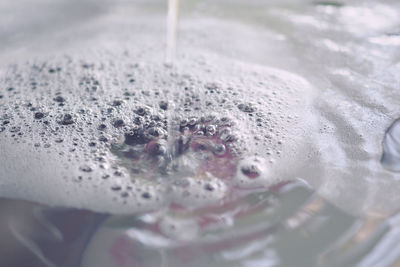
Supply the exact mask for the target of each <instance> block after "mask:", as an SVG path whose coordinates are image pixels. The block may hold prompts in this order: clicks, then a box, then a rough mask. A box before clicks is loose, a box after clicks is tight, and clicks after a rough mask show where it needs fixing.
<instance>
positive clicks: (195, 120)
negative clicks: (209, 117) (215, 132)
mask: <svg viewBox="0 0 400 267" xmlns="http://www.w3.org/2000/svg"><path fill="white" fill-rule="evenodd" d="M197 122H198V119H197V118H196V117H191V118H189V120H188V125H189V126H195V125H196V124H197Z"/></svg>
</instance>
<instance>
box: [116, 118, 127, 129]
mask: <svg viewBox="0 0 400 267" xmlns="http://www.w3.org/2000/svg"><path fill="white" fill-rule="evenodd" d="M113 126H114V127H115V128H120V127H123V126H125V122H124V120H122V119H116V120H114V121H113Z"/></svg>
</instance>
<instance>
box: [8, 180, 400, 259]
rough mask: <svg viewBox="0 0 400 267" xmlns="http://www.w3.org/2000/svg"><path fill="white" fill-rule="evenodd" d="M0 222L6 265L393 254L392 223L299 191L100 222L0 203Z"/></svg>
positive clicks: (98, 217) (294, 187)
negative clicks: (353, 213)
mask: <svg viewBox="0 0 400 267" xmlns="http://www.w3.org/2000/svg"><path fill="white" fill-rule="evenodd" d="M1 213H2V217H1V224H2V226H1V227H2V231H1V236H2V239H3V238H7V240H8V242H7V243H3V244H2V246H1V252H2V253H8V254H7V257H5V258H3V263H6V266H31V267H41V266H44V267H51V266H65V267H67V266H81V267H89V266H98V267H103V266H104V267H106V266H107V267H111V266H115V267H124V266H135V267H137V266H140V267H141V266H151V267H156V266H163V267H167V266H170V267H171V266H173V267H178V266H216V267H217V266H218V267H220V266H378V265H379V266H392V265H393V264H395V263H396V260H397V258H398V253H399V252H400V247H399V245H398V242H397V241H398V238H399V235H400V234H399V230H398V229H399V218H398V217H399V216H398V215H397V216H394V217H392V218H390V219H389V220H387V221H381V220H378V219H374V218H357V217H354V216H351V215H349V214H346V213H344V212H342V211H341V210H339V209H337V208H336V207H334V206H333V205H331V204H329V203H328V202H327V201H326V200H324V199H323V198H321V197H320V196H318V195H317V194H315V193H314V192H313V191H312V190H311V189H310V188H308V187H307V186H306V185H305V184H304V183H303V182H296V183H282V184H279V185H276V186H273V187H271V188H270V189H269V190H268V191H260V192H254V193H252V194H249V195H247V196H245V197H244V198H237V199H232V200H231V201H227V202H226V203H224V204H222V205H218V206H213V207H209V208H199V209H195V210H187V209H182V208H178V207H176V208H172V209H171V210H170V211H167V210H164V211H158V212H154V213H148V214H141V215H132V216H105V215H103V214H96V213H93V212H89V211H84V210H68V209H57V208H46V207H43V206H39V205H36V204H32V203H28V202H24V201H14V200H5V199H2V201H1ZM104 219H106V220H104ZM3 240H4V239H3ZM378 263H379V264H378Z"/></svg>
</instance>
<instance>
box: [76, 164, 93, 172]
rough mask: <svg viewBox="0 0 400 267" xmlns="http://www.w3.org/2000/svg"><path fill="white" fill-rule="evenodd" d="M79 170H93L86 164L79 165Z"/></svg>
mask: <svg viewBox="0 0 400 267" xmlns="http://www.w3.org/2000/svg"><path fill="white" fill-rule="evenodd" d="M79 170H81V171H83V172H91V171H93V170H92V168H90V166H88V165H82V166H81V167H79Z"/></svg>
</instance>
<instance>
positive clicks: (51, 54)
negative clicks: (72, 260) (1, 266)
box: [0, 1, 400, 266]
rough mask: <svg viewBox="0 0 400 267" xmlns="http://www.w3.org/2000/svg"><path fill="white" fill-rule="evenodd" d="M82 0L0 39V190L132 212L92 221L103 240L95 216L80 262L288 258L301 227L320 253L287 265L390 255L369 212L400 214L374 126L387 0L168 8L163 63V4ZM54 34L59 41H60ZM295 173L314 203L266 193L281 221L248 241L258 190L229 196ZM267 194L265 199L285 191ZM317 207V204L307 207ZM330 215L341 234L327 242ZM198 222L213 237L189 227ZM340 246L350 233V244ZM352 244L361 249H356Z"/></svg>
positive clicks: (388, 152)
mask: <svg viewBox="0 0 400 267" xmlns="http://www.w3.org/2000/svg"><path fill="white" fill-rule="evenodd" d="M86 4H87V5H88V6H89V7H88V9H87V10H85V9H84V8H83V9H82V11H81V13H74V14H75V15H74V16H76V17H75V18H74V19H75V20H76V21H82V22H83V27H81V28H80V29H79V30H78V29H75V28H74V26H73V25H72V26H69V25H68V23H65V21H63V20H62V19H60V20H59V21H57V23H55V25H58V26H57V30H58V33H57V35H56V36H55V37H54V40H52V41H49V40H47V39H46V42H43V41H44V39H43V37H41V33H38V36H37V37H35V38H32V39H30V44H29V45H26V47H24V49H25V50H26V51H24V50H23V49H18V47H20V43H23V44H24V45H25V43H26V40H25V41H24V40H23V39H22V40H19V39H15V40H13V39H11V38H8V37H7V35H4V36H3V37H4V38H3V39H4V40H5V42H4V43H10V44H13V46H15V47H14V48H11V45H10V46H8V47H5V50H4V51H7V53H6V52H4V53H3V54H1V55H0V56H1V58H2V59H3V61H2V62H9V63H10V64H9V65H5V66H4V67H2V68H1V70H0V81H1V84H2V87H3V89H2V91H1V92H0V124H1V125H0V149H1V151H2V153H1V154H0V160H1V162H2V163H3V164H2V165H1V168H0V177H2V181H1V187H0V194H1V195H2V196H3V197H9V198H16V199H27V200H31V201H35V202H40V203H44V204H46V205H50V206H63V207H72V208H84V209H89V210H92V211H97V212H106V213H112V214H136V213H140V214H142V215H133V218H131V217H118V216H112V217H111V218H109V220H110V221H111V222H114V221H115V220H116V221H117V222H119V223H117V228H119V230H117V231H116V232H113V231H111V232H112V233H108V232H107V231H108V230H105V232H106V234H105V235H106V236H108V237H109V236H110V235H111V236H113V238H110V240H114V237H115V239H116V241H115V242H116V243H107V242H106V241H105V240H107V237H103V236H102V233H103V232H102V230H101V229H103V228H105V229H108V225H109V224H108V223H105V224H104V225H103V226H102V227H101V228H100V230H99V232H98V233H97V234H96V235H94V237H93V240H92V241H91V242H90V244H89V246H88V248H87V251H88V252H87V254H86V255H85V256H83V259H84V262H85V264H87V265H85V266H93V265H96V264H97V265H98V266H100V265H99V262H103V263H104V264H106V265H104V266H113V265H114V266H124V264H128V263H124V262H125V261H126V262H129V261H137V260H138V258H139V259H141V263H137V264H139V266H154V265H155V266H157V265H160V266H162V264H164V266H165V265H166V266H185V264H187V262H191V263H193V266H196V265H195V264H197V265H198V266H207V264H208V265H209V266H224V265H223V264H227V266H232V262H234V264H237V265H239V266H240V264H245V262H246V264H248V265H251V264H253V265H255V266H257V264H261V263H257V261H259V262H262V264H264V265H265V264H267V263H268V264H270V265H271V266H277V265H278V266H279V265H281V266H285V264H286V265H288V264H289V265H290V264H291V263H292V262H290V261H291V260H295V259H299V257H297V256H296V255H297V254H296V253H294V252H293V251H296V248H294V249H291V248H290V246H289V244H290V243H291V242H294V243H295V244H297V243H296V242H299V243H300V244H301V243H302V242H305V240H306V239H304V238H303V237H298V236H297V234H296V231H294V232H293V231H289V230H287V229H289V228H290V229H291V228H293V229H298V228H297V226H298V225H303V224H302V222H305V224H304V225H310V226H309V227H310V228H311V229H314V230H313V231H314V232H316V234H315V236H316V237H317V239H318V240H322V241H324V242H326V245H323V246H322V245H321V247H320V249H321V250H319V249H317V248H315V247H313V246H311V245H309V246H304V247H309V248H310V251H305V252H303V253H304V255H305V254H306V255H312V256H310V258H309V259H310V262H304V263H302V264H303V265H304V266H313V265H317V263H316V262H320V261H318V259H319V258H321V257H322V258H324V259H326V261H327V262H328V263H327V265H328V266H335V264H336V265H338V264H339V265H341V266H344V265H345V264H347V265H349V266H352V265H354V264H353V263H354V262H359V263H360V264H361V266H373V263H376V261H377V260H378V262H379V263H382V264H383V260H384V259H385V260H386V263H384V264H383V266H389V265H390V264H394V262H395V261H396V258H397V256H396V255H397V254H396V251H397V250H396V246H393V247H392V249H390V250H386V251H387V253H386V254H385V253H383V252H382V249H379V248H380V247H382V246H383V247H385V244H386V243H388V244H391V242H393V240H396V235H395V229H396V225H397V221H396V219H393V220H389V221H390V223H389V224H391V227H392V228H393V229H394V230H387V228H385V227H387V226H384V225H385V223H384V222H383V221H384V220H386V219H387V218H389V217H390V216H392V215H393V214H395V213H396V212H397V210H398V208H399V207H398V203H399V202H398V196H399V195H398V193H397V192H398V190H399V188H398V187H399V184H398V183H397V174H396V173H395V172H392V171H391V170H390V169H392V170H393V166H395V165H396V156H395V155H394V154H393V151H394V152H395V151H396V148H395V142H394V141H395V140H396V137H395V135H393V133H394V129H395V128H394V126H395V125H396V124H393V126H392V127H391V128H389V130H388V134H387V136H386V138H385V139H384V141H383V153H384V155H383V158H382V162H383V163H384V164H386V162H388V159H389V161H390V162H392V161H393V162H394V163H390V166H391V168H389V170H386V169H385V168H382V165H381V164H380V158H381V154H382V140H383V138H384V132H385V129H387V128H388V127H389V126H390V125H391V123H392V122H393V121H394V120H395V119H396V118H397V117H399V116H400V114H398V113H396V112H397V109H396V108H397V103H398V101H399V95H398V94H397V93H396V89H395V88H396V86H397V85H398V77H397V76H396V73H397V71H398V64H397V63H396V61H395V60H396V58H398V55H397V51H398V50H397V48H398V44H397V43H396V40H397V39H396V38H397V37H398V36H397V35H396V32H395V29H396V25H398V23H399V22H398V12H399V10H400V9H399V8H398V7H397V4H396V3H395V2H393V3H391V2H389V1H387V2H385V3H376V2H374V1H369V2H365V3H359V2H357V1H353V2H352V3H333V2H332V3H331V2H310V1H289V2H279V3H268V5H267V4H263V3H258V2H257V3H256V2H249V3H242V2H240V1H239V2H238V1H234V2H229V3H225V2H221V3H211V2H207V1H202V2H201V3H200V2H189V1H187V2H186V5H185V4H184V3H182V2H181V5H183V6H182V14H183V15H182V21H181V24H180V27H181V28H182V29H181V32H180V36H181V37H180V39H179V49H178V52H179V53H178V56H177V60H176V62H175V64H174V65H164V64H163V63H162V62H163V60H164V58H165V52H164V51H165V50H164V47H165V46H164V41H163V36H164V34H165V31H164V29H162V28H161V27H160V25H163V23H165V18H164V14H165V13H162V12H161V11H160V12H158V11H157V10H155V9H154V7H153V6H152V5H149V6H148V5H147V4H145V3H135V5H133V4H127V3H119V4H116V5H115V6H112V7H110V6H109V5H107V4H106V3H99V4H95V3H91V2H90V1H88V2H87V3H86ZM91 5H93V6H91ZM227 6H229V8H226V7H227ZM93 7H95V8H93ZM51 8H54V9H55V10H57V8H58V7H57V5H56V6H54V7H51ZM64 9H65V8H63V6H61V9H60V10H64ZM88 10H91V11H90V12H89V11H88ZM239 10H240V14H241V16H240V17H237V14H238V11H239ZM185 12H186V13H185ZM32 14H33V13H32ZM143 14H146V16H148V17H145V16H144V15H143ZM185 14H186V15H191V16H186V17H185ZM132 15H134V16H133V17H132ZM32 16H33V17H32V18H29V19H31V20H32V21H33V22H35V17H34V15H32ZM80 16H81V17H80ZM371 16H372V17H373V21H374V23H369V21H371V20H372V19H371ZM27 19H28V18H27ZM67 21H68V20H67ZM163 21H164V22H163ZM36 23H38V25H41V24H40V23H41V22H40V21H36ZM32 25H34V23H33V24H32ZM15 27H17V28H18V27H20V29H21V30H26V29H31V28H30V27H29V26H27V25H25V26H24V25H16V26H15ZM42 27H43V25H42ZM116 29H118V30H116ZM31 30H32V31H34V30H33V29H31ZM49 31H50V32H51V31H52V28H51V27H50V26H49ZM71 32H72V34H73V35H72V36H73V37H74V38H72V39H73V41H71V40H72V39H71V38H66V37H67V36H69V35H70V34H71ZM20 38H23V37H20ZM47 42H48V43H47ZM17 53H18V56H15V55H17ZM32 54H35V56H32ZM13 55H14V56H13ZM393 136H394V137H393ZM386 165H387V164H386ZM3 177H4V178H3ZM299 178H301V179H303V180H305V181H306V183H307V184H308V185H309V186H311V187H312V188H313V190H310V189H305V188H308V186H305V185H303V186H300V187H302V188H303V189H304V190H305V191H304V192H308V193H305V194H306V195H307V196H308V197H310V198H312V196H314V191H315V192H316V194H317V195H318V197H319V198H320V199H321V200H320V202H318V201H317V202H316V204H315V203H314V202H313V201H310V203H314V205H316V206H314V205H312V204H310V206H311V211H312V212H311V211H310V210H309V209H310V207H309V206H307V205H306V206H305V207H306V210H305V211H304V210H303V208H304V207H303V206H302V205H301V204H300V203H304V202H303V201H301V200H299V199H297V198H296V197H293V198H294V199H296V200H297V201H295V203H296V204H293V209H289V208H287V207H286V206H285V207H283V206H284V203H285V201H284V199H285V197H284V196H282V197H277V199H275V200H274V201H275V202H276V203H278V204H277V207H276V208H274V209H272V210H273V211H272V214H275V213H274V212H278V213H279V212H288V214H289V215H288V217H290V215H292V216H294V217H293V218H294V219H293V218H292V219H291V220H289V221H288V222H286V224H288V225H289V226H288V227H289V228H285V227H283V230H282V231H279V230H277V229H278V228H280V227H279V226H277V227H275V228H273V230H270V231H269V230H268V231H267V232H268V233H271V234H267V235H266V236H264V235H259V234H260V233H259V232H257V229H258V228H257V227H258V226H257V225H258V220H257V219H256V220H255V221H252V219H251V218H252V216H257V214H259V215H260V217H261V219H260V220H261V221H262V222H264V223H265V222H266V221H268V222H271V224H273V223H272V221H271V220H272V219H271V218H270V217H268V216H267V217H263V213H262V212H261V213H260V212H259V211H260V210H258V209H257V208H256V207H258V206H257V205H258V204H257V201H255V202H251V201H250V203H251V204H248V205H246V201H247V200H248V199H252V197H255V198H257V197H259V195H261V196H262V197H261V198H263V197H264V196H263V194H267V195H268V194H270V193H271V192H273V190H274V185H275V186H276V185H279V184H280V183H281V182H282V181H288V180H292V181H293V180H298V179H299ZM282 188H285V190H283V191H282V192H280V193H279V194H278V195H279V196H281V195H282V194H283V195H284V192H286V189H287V190H288V191H287V192H294V191H292V190H289V189H290V186H287V187H285V186H283V187H282ZM288 188H289V189H288ZM291 195H292V193H289V196H291ZM294 195H296V194H294ZM296 196H297V195H296ZM306 198H307V197H306ZM235 201H236V202H235ZM322 202H323V203H326V204H324V205H321V203H322ZM229 203H233V204H232V206H229ZM226 205H227V206H226ZM260 205H262V204H260ZM268 205H270V204H268ZM271 205H272V204H271ZM325 205H327V206H330V207H332V209H329V211H327V214H326V215H323V216H322V215H321V216H320V215H318V212H319V209H321V207H322V206H325ZM213 207H214V208H215V209H216V210H217V212H215V213H217V214H219V215H218V216H220V215H221V214H223V216H222V215H221V217H219V218H218V223H216V224H214V223H211V224H208V225H209V226H210V228H207V227H204V221H206V222H207V221H208V220H209V219H210V218H209V217H213V216H214V217H215V216H217V215H216V214H214V213H213ZM243 207H244V208H243ZM307 207H308V208H307ZM242 208H243V209H244V210H246V209H249V210H250V211H249V212H248V213H245V214H246V215H244V217H243V218H244V221H243V225H244V226H243V229H244V230H243V231H244V233H243V234H242V233H240V234H238V236H240V238H243V247H244V248H246V250H245V251H248V252H247V253H244V252H242V253H244V254H240V253H239V252H238V251H239V250H240V249H239V250H238V249H237V246H239V244H242V243H241V242H238V241H232V240H231V239H234V237H238V236H235V235H234V234H233V233H234V231H233V232H230V229H231V228H230V227H232V225H233V226H236V225H238V224H239V225H240V224H241V223H242V221H241V220H240V219H238V218H237V217H236V215H235V214H236V213H239V214H240V213H241V212H243V211H242V210H241V209H242ZM253 208H254V209H253ZM149 211H152V212H150V213H147V215H146V212H149ZM310 213H311V214H312V215H309V214H310ZM143 214H144V215H143ZM94 216H96V215H94ZM310 216H311V218H312V219H311V221H310V219H306V218H309V217H310ZM313 216H315V217H313ZM284 217H285V216H283V217H279V216H278V218H280V219H281V220H280V221H279V222H277V223H276V224H277V225H280V223H281V222H283V221H285V219H284ZM327 217H328V219H326V218H327ZM194 218H196V219H194ZM246 218H247V219H248V220H247V221H246ZM323 218H325V219H323ZM114 219H115V220H114ZM214 219H215V218H214ZM314 219H315V222H313V221H314ZM121 220H122V223H121ZM342 220H344V221H346V223H344V224H341V223H339V222H342ZM221 221H222V222H221ZM334 223H336V224H338V225H341V226H340V227H342V228H340V229H338V230H337V231H338V232H335V233H337V235H336V236H329V237H328V236H326V233H327V232H329V231H331V230H332V229H333V228H332V224H334ZM283 224H285V223H283ZM206 225H207V224H206ZM261 225H262V224H261ZM324 225H326V227H327V228H324V227H325V226H324ZM381 225H382V226H381ZM253 226H254V227H255V228H256V229H255V230H254V232H252V231H253V230H251V229H250V228H252V227H253ZM256 226H257V227H256ZM264 226H265V225H264ZM264 226H260V227H261V228H262V227H264ZM323 226H324V227H323ZM218 227H219V228H218ZM265 227H266V226H265ZM319 227H321V228H319ZM382 227H383V228H385V229H386V230H385V231H386V232H385V231H383V232H382V231H381V230H379V229H381V228H382ZM389 228H390V227H389ZM126 229H128V230H126ZM210 229H214V230H215V232H212V231H211V232H212V233H213V234H212V236H215V239H211V240H207V239H205V240H204V239H202V237H203V235H204V233H205V232H207V231H210ZM233 229H236V228H233ZM246 229H247V230H246ZM299 229H300V230H299V231H300V232H301V227H300V228H299ZM315 229H325V230H323V231H321V232H318V231H317V230H315ZM125 230H126V231H125ZM129 230H131V231H129ZM144 230H146V231H144ZM260 231H262V233H264V232H263V231H264V228H262V229H260ZM141 232H143V233H142V234H141ZM311 232H312V231H311ZM225 235H226V236H225ZM254 235H256V236H260V239H258V238H256V237H255V236H254ZM16 236H18V235H16ZM19 236H21V235H19ZM362 236H367V238H364V239H363V238H362ZM264 237H265V238H264ZM323 237H324V238H323ZM339 237H341V238H342V239H341V240H342V242H343V243H341V244H342V245H343V247H340V246H341V245H339V247H340V248H339V249H337V247H335V246H334V245H333V244H336V243H337V242H336V241H337V240H338V238H339ZM240 238H239V239H240ZM225 240H227V241H226V242H227V243H229V244H233V245H232V246H231V245H229V246H226V243H224V241H225ZM251 240H252V241H253V242H252V241H251ZM312 240H314V239H312ZM354 240H357V242H359V243H357V242H354ZM360 240H361V241H360ZM275 241H276V242H275ZM154 242H156V243H154ZM157 242H160V243H157ZM218 242H222V243H223V244H221V245H220V247H219V248H221V250H219V249H215V253H214V254H212V257H211V258H210V256H207V255H208V254H209V253H210V252H209V251H208V252H207V253H206V254H207V255H203V254H202V255H200V254H201V253H200V254H196V253H194V254H191V255H192V257H189V259H186V258H185V259H181V258H180V256H178V255H177V254H183V255H185V254H190V253H189V252H188V251H187V250H190V251H192V252H193V251H197V250H200V251H203V248H204V246H205V247H207V246H209V245H210V244H218ZM312 242H314V241H312ZM346 242H349V243H352V242H353V243H352V244H354V243H356V244H357V245H354V246H355V250H352V249H349V248H348V246H347V247H346V244H348V243H346ZM31 243H32V242H31ZM33 243H35V242H33ZM339 243H340V242H339ZM204 244H205V245H204ZM107 246H108V247H107ZM160 246H162V247H163V249H160ZM199 246H200V247H201V248H200V249H199ZM202 246H203V247H202ZM210 246H211V245H210ZM369 246H370V247H369ZM185 247H188V248H187V249H186V250H185ZM269 247H270V248H271V249H269ZM332 247H334V248H332ZM360 247H362V248H365V247H369V248H368V249H366V250H363V249H361V250H362V251H363V252H360V253H357V252H356V251H357V250H360V249H359V248H360ZM371 247H373V248H375V250H374V249H370V248H371ZM118 248H119V249H118ZM322 248H324V251H322ZM174 249H176V251H174ZM225 249H226V250H225ZM325 249H326V250H325ZM31 250H32V251H37V249H32V247H31ZM90 251H92V252H90ZM93 251H94V253H93ZM96 251H108V252H107V253H101V255H104V257H106V258H105V259H102V258H100V256H99V253H96ZM110 251H111V252H110ZM118 251H121V252H120V253H119V252H118ZM135 251H136V252H137V251H146V253H144V254H143V253H138V254H135V253H136V252H135ZM326 251H329V253H327V252H326ZM379 251H381V252H379ZM109 252H110V253H109ZM364 252H365V253H364ZM44 253H45V254H46V252H45V251H44ZM147 253H148V254H147ZM34 254H35V255H39V256H38V257H39V258H43V257H44V256H43V255H42V254H37V253H34ZM139 254H140V255H139ZM236 254H238V255H236ZM239 254H240V255H239ZM355 254H357V255H356V256H354V255H355ZM40 255H41V256H40ZM141 255H146V256H141ZM154 255H160V256H159V257H156V256H154ZM321 255H323V256H321ZM46 257H48V255H47V256H46ZM127 258H129V259H127ZM160 258H161V259H162V260H160ZM239 258H240V259H239ZM300 258H301V257H300ZM304 258H307V257H304ZM315 258H317V259H315ZM108 260H112V261H113V262H112V263H109V262H108ZM93 261H95V262H96V263H95V264H94V263H93ZM288 261H289V262H288ZM337 261H339V263H337ZM342 261H343V262H342ZM342 263H343V264H342ZM42 264H43V261H42ZM107 264H108V265H107ZM118 264H119V265H118ZM146 264H147V265H146ZM329 264H331V265H329ZM368 264H369V265H368ZM371 264H372V265H371ZM385 264H386V265H385ZM50 266H51V265H50Z"/></svg>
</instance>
